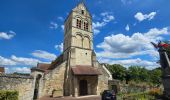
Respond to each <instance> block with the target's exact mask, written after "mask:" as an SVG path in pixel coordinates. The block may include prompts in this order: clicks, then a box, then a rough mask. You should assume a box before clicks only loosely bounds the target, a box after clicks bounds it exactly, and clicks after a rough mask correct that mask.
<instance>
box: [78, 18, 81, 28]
mask: <svg viewBox="0 0 170 100" xmlns="http://www.w3.org/2000/svg"><path fill="white" fill-rule="evenodd" d="M77 28H81V20H80V19H77Z"/></svg>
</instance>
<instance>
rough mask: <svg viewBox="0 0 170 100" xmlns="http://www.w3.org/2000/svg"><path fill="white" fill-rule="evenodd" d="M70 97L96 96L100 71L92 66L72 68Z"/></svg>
mask: <svg viewBox="0 0 170 100" xmlns="http://www.w3.org/2000/svg"><path fill="white" fill-rule="evenodd" d="M72 72H73V74H72V79H73V80H72V93H71V94H72V95H73V96H75V97H77V96H85V95H97V87H98V76H99V75H101V73H100V71H98V70H97V69H95V68H94V67H92V66H76V67H72Z"/></svg>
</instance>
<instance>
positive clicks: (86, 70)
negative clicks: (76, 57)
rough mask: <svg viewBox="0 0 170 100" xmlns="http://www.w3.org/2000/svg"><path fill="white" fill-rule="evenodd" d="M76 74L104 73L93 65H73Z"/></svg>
mask: <svg viewBox="0 0 170 100" xmlns="http://www.w3.org/2000/svg"><path fill="white" fill-rule="evenodd" d="M72 71H73V73H74V75H101V74H102V73H101V72H100V71H99V70H97V69H95V68H94V67H92V66H81V65H78V66H75V67H72Z"/></svg>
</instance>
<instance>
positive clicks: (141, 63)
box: [99, 58, 160, 69]
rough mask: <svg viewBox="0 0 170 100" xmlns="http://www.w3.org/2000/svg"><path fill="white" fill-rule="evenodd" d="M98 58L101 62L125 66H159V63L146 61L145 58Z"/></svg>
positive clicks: (149, 67)
mask: <svg viewBox="0 0 170 100" xmlns="http://www.w3.org/2000/svg"><path fill="white" fill-rule="evenodd" d="M99 60H100V62H102V63H108V64H121V65H123V66H125V67H129V66H143V67H146V68H148V69H153V68H156V67H160V65H159V64H157V63H156V62H152V61H147V60H141V59H140V58H136V59H126V60H111V59H99Z"/></svg>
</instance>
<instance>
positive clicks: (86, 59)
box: [76, 48, 92, 65]
mask: <svg viewBox="0 0 170 100" xmlns="http://www.w3.org/2000/svg"><path fill="white" fill-rule="evenodd" d="M91 54H92V51H91V50H84V49H79V48H76V65H92V62H91V60H92V58H91V57H92V56H91Z"/></svg>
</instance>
